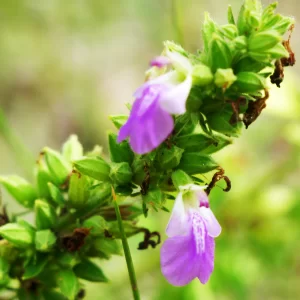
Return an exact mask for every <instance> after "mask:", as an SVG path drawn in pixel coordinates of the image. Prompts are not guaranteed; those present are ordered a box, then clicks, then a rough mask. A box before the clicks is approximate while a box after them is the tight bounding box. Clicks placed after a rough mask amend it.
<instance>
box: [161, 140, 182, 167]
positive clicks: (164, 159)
mask: <svg viewBox="0 0 300 300" xmlns="http://www.w3.org/2000/svg"><path fill="white" fill-rule="evenodd" d="M183 152H184V150H183V149H181V148H179V147H177V146H174V145H172V146H171V148H168V147H161V148H160V149H159V150H158V152H157V161H158V167H159V168H160V169H162V170H168V169H173V168H175V167H177V166H178V164H179V163H180V159H181V156H182V153H183Z"/></svg>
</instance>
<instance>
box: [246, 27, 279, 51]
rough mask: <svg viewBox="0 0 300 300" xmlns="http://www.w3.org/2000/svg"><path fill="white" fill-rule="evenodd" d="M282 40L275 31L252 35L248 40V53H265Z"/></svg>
mask: <svg viewBox="0 0 300 300" xmlns="http://www.w3.org/2000/svg"><path fill="white" fill-rule="evenodd" d="M281 40H282V38H281V36H280V35H279V34H278V32H277V31H276V30H267V31H262V32H257V33H254V34H252V35H251V36H250V38H249V40H248V49H249V52H265V51H267V50H269V49H271V48H272V47H274V46H275V45H276V44H278V43H280V42H281Z"/></svg>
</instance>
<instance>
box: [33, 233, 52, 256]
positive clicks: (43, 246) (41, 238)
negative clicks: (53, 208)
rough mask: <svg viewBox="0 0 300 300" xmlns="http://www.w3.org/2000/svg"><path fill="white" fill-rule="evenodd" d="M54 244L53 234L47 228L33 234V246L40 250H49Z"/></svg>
mask: <svg viewBox="0 0 300 300" xmlns="http://www.w3.org/2000/svg"><path fill="white" fill-rule="evenodd" d="M55 244H56V236H55V234H54V233H53V232H52V231H51V230H49V229H46V230H39V231H37V232H36V234H35V248H36V250H38V251H41V252H49V251H51V250H52V249H53V247H54V246H55Z"/></svg>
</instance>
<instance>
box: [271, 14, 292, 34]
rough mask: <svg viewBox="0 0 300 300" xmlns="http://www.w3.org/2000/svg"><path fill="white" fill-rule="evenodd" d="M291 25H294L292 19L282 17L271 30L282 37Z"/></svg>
mask: <svg viewBox="0 0 300 300" xmlns="http://www.w3.org/2000/svg"><path fill="white" fill-rule="evenodd" d="M293 24H295V19H294V18H289V17H283V18H282V20H281V21H280V22H278V23H277V24H276V25H274V26H273V29H275V30H276V31H278V32H279V34H281V35H284V34H285V33H286V32H287V31H288V30H289V29H290V28H291V26H292V25H293Z"/></svg>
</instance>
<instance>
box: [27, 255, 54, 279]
mask: <svg viewBox="0 0 300 300" xmlns="http://www.w3.org/2000/svg"><path fill="white" fill-rule="evenodd" d="M48 259H49V257H48V255H45V254H37V256H36V257H32V258H31V260H30V261H29V263H28V264H27V265H26V266H25V268H24V269H25V272H24V274H23V276H22V279H23V280H27V279H30V278H33V277H36V276H37V275H39V274H40V273H41V272H42V271H43V270H44V268H45V266H46V264H47V262H48Z"/></svg>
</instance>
